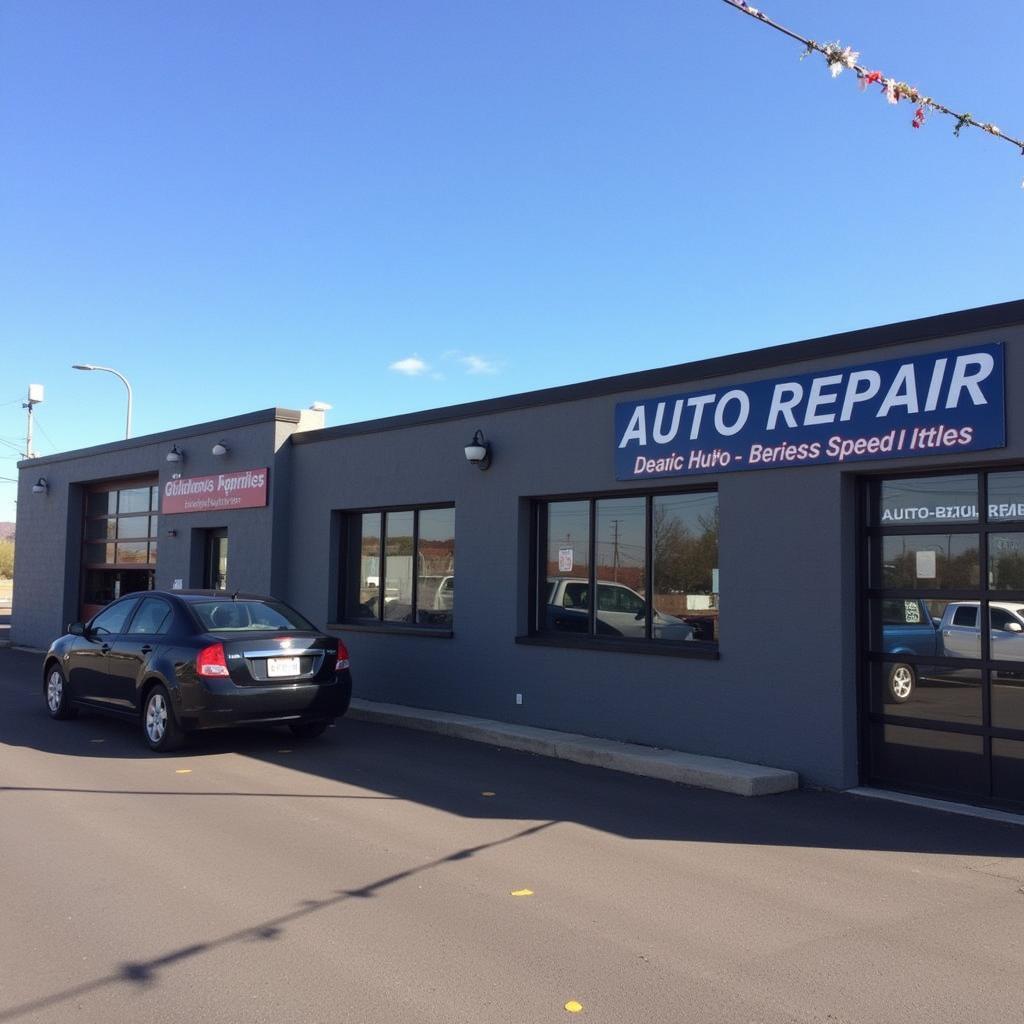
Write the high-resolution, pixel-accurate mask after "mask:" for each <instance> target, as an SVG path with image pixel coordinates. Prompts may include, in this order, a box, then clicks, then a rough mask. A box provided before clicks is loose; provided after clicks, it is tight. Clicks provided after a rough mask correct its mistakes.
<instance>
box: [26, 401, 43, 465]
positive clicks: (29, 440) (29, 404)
mask: <svg viewBox="0 0 1024 1024" xmlns="http://www.w3.org/2000/svg"><path fill="white" fill-rule="evenodd" d="M42 400H43V385H42V384H29V386H28V401H27V402H22V403H21V407H22V409H28V423H27V424H26V426H25V458H26V459H34V458H35V457H36V453H35V452H34V451H32V407H33V406H35V405H38V404H39V403H40V402H41V401H42Z"/></svg>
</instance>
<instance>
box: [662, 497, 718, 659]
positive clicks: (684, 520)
mask: <svg viewBox="0 0 1024 1024" xmlns="http://www.w3.org/2000/svg"><path fill="white" fill-rule="evenodd" d="M653 528H654V544H653V546H654V550H653V553H652V560H653V566H654V608H655V616H656V617H655V621H654V624H653V627H652V628H653V634H654V637H655V639H665V640H677V639H694V640H718V586H717V583H718V495H717V494H667V495H659V496H657V497H655V498H654V509H653ZM680 621H683V622H684V623H685V625H687V626H688V627H689V635H688V636H685V635H683V630H682V629H681V627H680V626H679V624H678V623H679V622H680Z"/></svg>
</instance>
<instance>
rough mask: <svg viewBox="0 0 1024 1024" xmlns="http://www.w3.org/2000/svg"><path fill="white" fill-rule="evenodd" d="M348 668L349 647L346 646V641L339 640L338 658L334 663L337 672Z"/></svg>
mask: <svg viewBox="0 0 1024 1024" xmlns="http://www.w3.org/2000/svg"><path fill="white" fill-rule="evenodd" d="M346 668H348V648H347V647H346V646H345V643H344V641H342V640H339V641H338V660H337V662H336V663H335V665H334V671H335V672H341V671H342V670H344V669H346Z"/></svg>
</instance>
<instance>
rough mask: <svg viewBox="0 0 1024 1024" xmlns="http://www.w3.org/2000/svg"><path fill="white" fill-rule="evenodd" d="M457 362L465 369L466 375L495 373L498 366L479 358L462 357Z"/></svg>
mask: <svg viewBox="0 0 1024 1024" xmlns="http://www.w3.org/2000/svg"><path fill="white" fill-rule="evenodd" d="M459 362H460V363H462V365H463V366H464V367H465V368H466V373H497V372H498V364H497V363H492V362H489V361H488V360H486V359H481V358H480V356H462V357H460V359H459Z"/></svg>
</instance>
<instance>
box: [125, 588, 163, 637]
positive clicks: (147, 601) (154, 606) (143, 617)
mask: <svg viewBox="0 0 1024 1024" xmlns="http://www.w3.org/2000/svg"><path fill="white" fill-rule="evenodd" d="M170 625H171V606H170V605H169V604H168V603H167V602H166V601H161V600H160V599H159V598H156V597H144V598H143V599H142V602H141V604H140V605H139V610H138V611H137V612H136V613H135V617H134V618H133V619H132V621H131V625H130V626H129V627H128V633H129V634H130V635H134V634H143V633H144V634H146V635H149V636H157V635H159V634H161V633H166V632H167V630H168V629H169V628H170Z"/></svg>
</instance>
